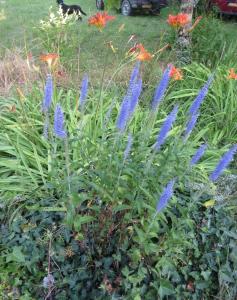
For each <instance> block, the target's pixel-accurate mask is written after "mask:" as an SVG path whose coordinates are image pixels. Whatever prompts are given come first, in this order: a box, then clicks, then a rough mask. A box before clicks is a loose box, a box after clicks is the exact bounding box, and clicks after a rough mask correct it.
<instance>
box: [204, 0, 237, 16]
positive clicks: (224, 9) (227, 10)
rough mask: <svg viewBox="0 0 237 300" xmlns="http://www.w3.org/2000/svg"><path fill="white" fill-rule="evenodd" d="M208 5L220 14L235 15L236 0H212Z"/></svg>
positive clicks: (236, 11)
mask: <svg viewBox="0 0 237 300" xmlns="http://www.w3.org/2000/svg"><path fill="white" fill-rule="evenodd" d="M210 5H211V7H212V8H214V9H215V10H216V11H217V12H218V13H220V14H224V15H237V0H212V1H210Z"/></svg>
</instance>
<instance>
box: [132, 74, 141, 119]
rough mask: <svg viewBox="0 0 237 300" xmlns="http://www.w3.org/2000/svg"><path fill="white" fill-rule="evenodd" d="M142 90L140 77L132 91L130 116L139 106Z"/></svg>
mask: <svg viewBox="0 0 237 300" xmlns="http://www.w3.org/2000/svg"><path fill="white" fill-rule="evenodd" d="M141 92H142V79H141V78H140V79H139V80H138V82H137V83H136V84H135V85H134V88H133V91H132V96H131V99H130V107H129V116H130V117H131V116H132V114H133V113H134V111H135V109H136V107H137V104H138V101H139V97H140V95H141Z"/></svg>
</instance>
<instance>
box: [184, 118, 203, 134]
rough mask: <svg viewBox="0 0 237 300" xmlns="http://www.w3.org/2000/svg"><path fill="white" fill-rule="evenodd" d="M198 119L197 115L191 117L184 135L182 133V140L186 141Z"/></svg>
mask: <svg viewBox="0 0 237 300" xmlns="http://www.w3.org/2000/svg"><path fill="white" fill-rule="evenodd" d="M198 117H199V114H198V113H197V114H195V115H191V117H190V119H189V121H188V123H187V126H186V130H185V133H184V140H186V139H187V138H188V137H189V135H190V134H191V132H192V130H193V128H194V126H195V124H196V122H197V119H198Z"/></svg>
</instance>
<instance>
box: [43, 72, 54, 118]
mask: <svg viewBox="0 0 237 300" xmlns="http://www.w3.org/2000/svg"><path fill="white" fill-rule="evenodd" d="M52 98H53V79H52V76H51V74H48V76H47V79H46V84H45V88H44V99H43V103H42V111H43V112H44V113H46V112H48V110H49V108H50V105H51V103H52Z"/></svg>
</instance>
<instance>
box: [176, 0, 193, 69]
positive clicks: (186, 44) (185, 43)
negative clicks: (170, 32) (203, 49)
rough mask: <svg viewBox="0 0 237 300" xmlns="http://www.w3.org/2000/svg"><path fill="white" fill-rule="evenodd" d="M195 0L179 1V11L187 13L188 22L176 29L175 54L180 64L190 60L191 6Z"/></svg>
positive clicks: (187, 62)
mask: <svg viewBox="0 0 237 300" xmlns="http://www.w3.org/2000/svg"><path fill="white" fill-rule="evenodd" d="M196 2H197V1H195V0H182V1H181V13H184V14H188V15H189V22H188V24H187V25H185V26H184V27H181V28H180V29H179V31H178V37H177V41H176V56H177V60H178V63H179V64H180V65H186V64H189V63H191V61H192V45H191V33H190V29H191V28H192V18H193V8H194V5H195V3H196Z"/></svg>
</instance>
